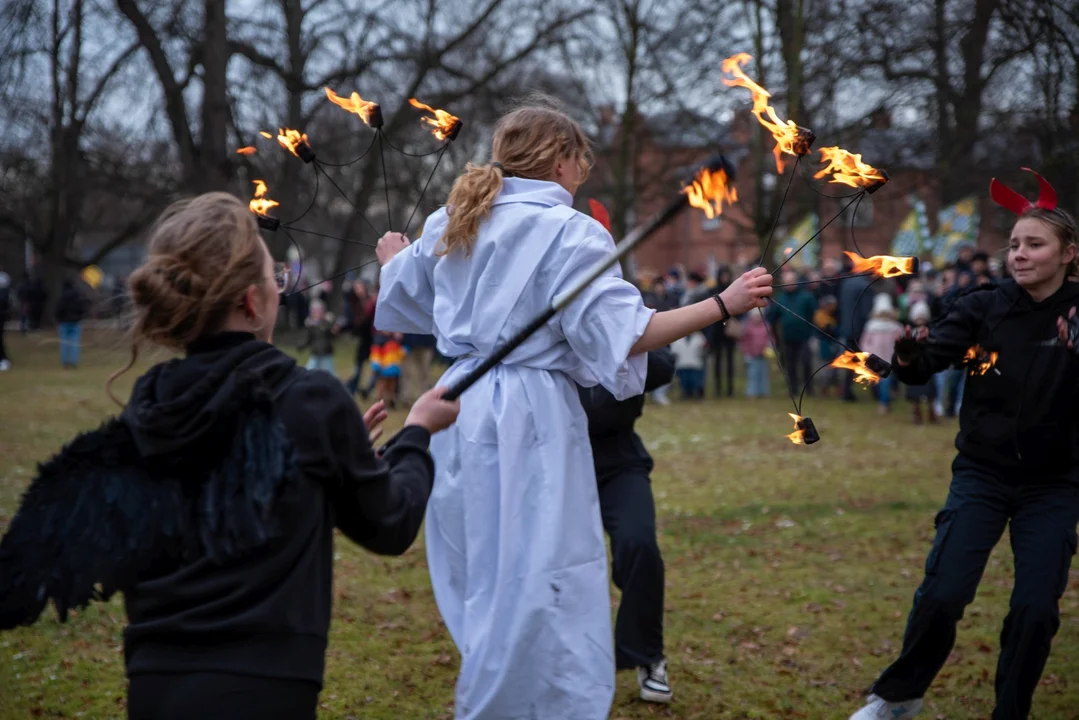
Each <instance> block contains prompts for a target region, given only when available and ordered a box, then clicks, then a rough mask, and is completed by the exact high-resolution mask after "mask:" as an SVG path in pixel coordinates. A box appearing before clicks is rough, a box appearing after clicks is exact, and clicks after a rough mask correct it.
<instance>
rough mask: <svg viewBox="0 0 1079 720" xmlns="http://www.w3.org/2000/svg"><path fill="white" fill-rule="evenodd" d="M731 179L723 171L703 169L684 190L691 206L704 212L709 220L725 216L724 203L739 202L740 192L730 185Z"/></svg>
mask: <svg viewBox="0 0 1079 720" xmlns="http://www.w3.org/2000/svg"><path fill="white" fill-rule="evenodd" d="M729 183H730V178H728V177H727V172H726V171H725V170H723V169H719V170H715V171H713V170H709V169H708V168H701V170H700V172H698V173H697V177H695V178H693V182H691V183H690V184H689V185H686V186H685V187H684V188H682V192H684V193H685V194H686V195H688V196H689V204H690V205H692V206H693V207H695V208H699V209H701V210H703V211H704V214H705V215H706V216H707V217H708V219H709V220H711V219H712V218H714V217H716V216H717V215H722V214H723V203H724V202H726V203H727V204H728V205H730V204H731V203H733V202H735V201H736V200H738V190H737V189H736V188H735V187H734V186H733V185H730V184H729Z"/></svg>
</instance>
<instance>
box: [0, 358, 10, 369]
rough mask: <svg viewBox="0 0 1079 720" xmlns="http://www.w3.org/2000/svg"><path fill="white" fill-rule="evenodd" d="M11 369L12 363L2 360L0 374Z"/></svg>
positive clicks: (0, 361)
mask: <svg viewBox="0 0 1079 720" xmlns="http://www.w3.org/2000/svg"><path fill="white" fill-rule="evenodd" d="M10 369H11V362H10V361H8V360H0V372H7V371H8V370H10Z"/></svg>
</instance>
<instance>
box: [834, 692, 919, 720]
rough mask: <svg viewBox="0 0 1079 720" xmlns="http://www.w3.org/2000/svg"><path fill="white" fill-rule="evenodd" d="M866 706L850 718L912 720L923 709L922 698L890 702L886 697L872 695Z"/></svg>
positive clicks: (853, 719) (859, 719)
mask: <svg viewBox="0 0 1079 720" xmlns="http://www.w3.org/2000/svg"><path fill="white" fill-rule="evenodd" d="M866 701H867V704H866V706H865V707H864V708H862V709H861V710H859V711H858V712H856V713H854V714H853V715H851V716H850V720H910V719H911V718H912V717H914V716H915V715H917V714H918V713H920V712H921V711H922V700H921V698H915V699H914V700H904V701H903V702H888V701H887V700H885V699H884V698H879V697H877V696H876V695H870V696H869V697H868V698H866Z"/></svg>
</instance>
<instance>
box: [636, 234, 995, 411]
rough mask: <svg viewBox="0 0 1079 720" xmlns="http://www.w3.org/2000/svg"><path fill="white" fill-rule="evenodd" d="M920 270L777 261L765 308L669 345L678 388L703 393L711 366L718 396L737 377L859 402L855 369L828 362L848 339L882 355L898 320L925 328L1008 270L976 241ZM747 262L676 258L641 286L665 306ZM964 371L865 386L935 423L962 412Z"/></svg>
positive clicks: (724, 282)
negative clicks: (689, 264) (878, 275)
mask: <svg viewBox="0 0 1079 720" xmlns="http://www.w3.org/2000/svg"><path fill="white" fill-rule="evenodd" d="M754 264H755V263H754ZM751 266H752V265H750V267H751ZM923 268H924V270H923V271H922V272H921V273H919V274H918V275H906V276H899V277H897V278H891V279H881V280H876V281H875V282H874V278H872V277H870V276H867V275H859V274H855V273H853V272H852V265H851V262H850V260H849V259H848V258H847V257H845V256H844V257H843V258H842V259H839V258H828V259H826V260H825V261H824V262H823V263H821V265H820V266H819V267H814V268H799V269H795V268H792V267H790V266H789V265H788V266H786V267H783V268H781V269H780V270H779V273H778V278H777V282H776V284H775V289H776V293H775V296H774V300H775V302H774V303H771V304H770V305H769V306H768V308H767V309H765V310H763V311H758V310H754V311H752V312H750V313H747V314H745V315H742V316H740V317H736V318H734V319H733V320H731V321H730V322H728V323H726V324H718V323H717V324H716V325H713V326H712V327H709V328H706V329H705V330H703V331H702V332H700V333H695V334H694V335H691V336H689V337H688V338H683V339H681V340H679V341H678V342H677V343H675V344H674V345H672V348H671V349H672V351H674V355H675V377H676V382H677V384H678V386H679V388H680V391H681V396H682V397H683V398H685V399H699V398H703V397H704V395H705V389H704V388H705V383H704V377H705V374H706V372H707V370H708V369H710V370H711V377H712V383H711V387H712V395H713V396H714V397H716V398H722V397H732V396H733V395H734V393H735V378H736V376H738V377H741V378H742V387H743V392H744V394H745V396H746V397H750V398H761V397H768V396H769V395H771V394H772V393H774V392H776V391H778V392H780V393H783V394H785V393H787V392H788V391H789V392H792V393H793V394H794V395H795V396H796V397H797V396H799V395H801V394H802V392H803V391H804V393H805V394H806V395H809V396H823V397H836V398H841V399H842V400H844V401H847V402H855V401H857V400H858V398H859V394H857V393H856V392H855V376H854V374H853V373H851V372H847V371H843V370H840V369H839V368H835V367H831V366H830V363H832V361H834V360H835V359H836V358H837V357H838V356H839V355H840V353H842V352H843V351H844V348H845V347H847V348H850V349H853V350H855V351H858V352H871V353H873V354H875V355H877V356H878V357H881V358H883V359H888V358H890V357H891V355H892V351H893V349H894V346H895V339H896V336H897V334H898V333H899V331H900V330H901V329H902V328H903V326H904V325H911V326H916V327H924V326H927V325H928V324H929V323H931V322H933V321H935V320H937V319H939V318H941V317H943V316H944V315H945V314H946V313H947V310H948V308H949V307H951V304H952V303H953V302H954V300H955V299H956V298H957V297H959V296H960V295H962V294H964V293H965V292H968V291H970V290H971V289H973V288H976V287H984V286H992V285H994V284H996V283H998V282H999V281H1000V280H1002V279H1003V278H1004V277H1006V273H1007V268H1006V267H1005V266H1004V265H1003V264H1002V263H1000V262H999V261H998V260H996V259H995V258H991V257H990V256H989V255H988V253H986V252H984V251H981V250H977V249H976V248H975V246H974V244H973V243H963V244H960V245H959V246H958V247H957V248H956V259H955V261H954V262H950V263H948V264H947V265H945V266H944V267H943V268H940V269H939V270H937V269H932V268H929V267H928V264H923ZM744 269H745V268H741V267H727V266H722V267H720V268H719V269H718V270H717V271H716V272H715V274H714V275H713V276H712V277H710V278H708V277H706V276H705V275H704V274H703V273H702V272H696V271H691V272H687V271H686V270H685V269H684V268H683V267H680V266H674V267H671V268H670V269H669V270H668V271H667V272H666V273H665V274H664V275H662V276H659V277H654V278H647V277H646V278H644V279H643V280H638V283H637V284H638V287H640V288H641V292H642V293H643V295H644V298H645V303H646V305H648V306H649V307H651V308H653V309H655V310H657V311H664V310H669V309H671V308H675V307H681V306H684V305H686V304H689V303H692V302H696V301H698V300H700V299H701V298H705V297H708V296H709V295H710V294H712V293H714V292H717V291H721V290H723V289H724V288H726V287H727V286H729V285H730V282H731V278H732V277H735V276H737V275H738V274H740V273H741V272H742V271H743V270H744ZM739 368H741V369H742V371H741V372H740V371H739ZM773 378H774V379H775V380H776V381H777V383H778V385H775V384H773ZM964 378H965V375H964V372H963V371H962V370H961V369H958V368H953V367H948V368H945V369H944V370H941V371H940V372H938V373H936V374H935V375H934V376H933V377H932V379H931V380H930V381H929V382H926V383H924V384H920V385H906V386H905V387H904V388H903V389H902V390H903V391H902V393H901V388H900V385H899V382H898V380H896V378H895V377H894V376H889V377H887V378H884V379H882V380H881V381H880V382H879V383H876V384H874V385H872V386H871V393H872V398H873V400H874V401H875V402H876V403H877V404H878V408H879V412H880V413H882V414H884V413H888V412H891V411H892V409H893V407H894V405H895V402H896V400H897V398H899V397H902V396H903V395H905V397H906V399H907V401H908V403H909V405H910V412H911V417H912V420H913V422H915V423H918V424H920V423H923V422H926V421H928V422H931V423H935V422H937V421H938V420H939V418H941V417H949V418H950V417H955V416H956V415H957V414H958V412H959V408H960V406H961V405H962V402H963V387H964ZM651 396H652V399H653V400H654V401H656V402H657V403H659V404H666V403H668V402H670V401H669V399H668V387H663V388H659V389H657V390H655V391H653V392H652V394H651Z"/></svg>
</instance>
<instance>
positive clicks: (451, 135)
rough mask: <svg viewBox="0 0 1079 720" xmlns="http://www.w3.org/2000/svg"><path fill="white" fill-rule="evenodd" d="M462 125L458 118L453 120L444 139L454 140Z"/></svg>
mask: <svg viewBox="0 0 1079 720" xmlns="http://www.w3.org/2000/svg"><path fill="white" fill-rule="evenodd" d="M463 125H464V123H463V122H461V119H460V118H458V119H456V120H454V121H453V127H451V128H450V131H449V132H448V133H446V140H448V141H449V142H453V141H454V140H456V139H457V136H458V135H460V134H461V127H462V126H463Z"/></svg>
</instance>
